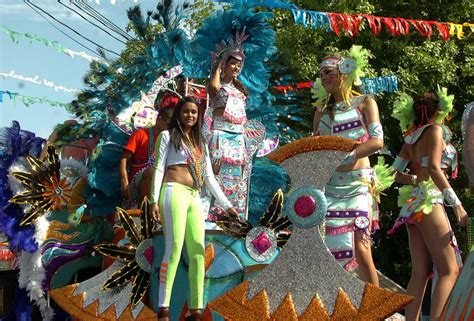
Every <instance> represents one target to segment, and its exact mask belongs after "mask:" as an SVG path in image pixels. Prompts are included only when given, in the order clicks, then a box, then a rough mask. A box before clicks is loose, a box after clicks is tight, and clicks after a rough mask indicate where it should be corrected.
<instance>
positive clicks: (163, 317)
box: [158, 307, 170, 321]
mask: <svg viewBox="0 0 474 321" xmlns="http://www.w3.org/2000/svg"><path fill="white" fill-rule="evenodd" d="M169 320H170V309H169V308H166V307H160V308H159V309H158V321H169Z"/></svg>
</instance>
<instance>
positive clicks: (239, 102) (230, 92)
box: [211, 84, 247, 125]
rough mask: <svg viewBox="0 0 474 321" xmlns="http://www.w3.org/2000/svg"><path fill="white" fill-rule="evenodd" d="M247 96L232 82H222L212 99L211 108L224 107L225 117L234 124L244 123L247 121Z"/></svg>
mask: <svg viewBox="0 0 474 321" xmlns="http://www.w3.org/2000/svg"><path fill="white" fill-rule="evenodd" d="M246 99H247V98H246V97H245V95H244V94H242V93H241V92H240V90H238V89H237V88H235V86H233V85H232V84H222V85H221V89H220V90H219V91H218V92H217V94H216V96H215V97H214V99H213V100H212V103H211V110H212V111H214V110H215V109H216V108H220V107H224V108H225V110H224V114H223V115H222V116H223V119H225V120H226V121H228V122H231V123H233V124H239V125H242V124H244V123H245V122H246V121H247V115H246V113H245V105H246V102H245V101H246Z"/></svg>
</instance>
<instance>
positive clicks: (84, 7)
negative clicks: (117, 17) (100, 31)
mask: <svg viewBox="0 0 474 321" xmlns="http://www.w3.org/2000/svg"><path fill="white" fill-rule="evenodd" d="M73 4H74V5H75V6H76V7H78V8H79V9H80V10H81V11H82V12H84V13H86V14H87V15H89V16H91V17H93V18H94V19H95V20H97V21H99V22H100V23H101V24H103V25H104V26H105V27H107V28H109V29H110V30H112V31H114V32H116V33H117V34H119V35H121V36H122V37H124V38H125V39H126V40H127V41H128V40H132V39H133V37H132V36H130V35H129V34H128V33H127V32H126V31H125V30H123V29H121V28H120V27H119V26H117V25H116V24H115V23H113V22H112V21H110V20H109V19H107V17H105V16H104V15H102V14H101V13H100V12H98V11H96V10H95V9H94V8H92V7H91V6H89V5H88V4H87V0H79V1H78V2H77V1H74V2H73Z"/></svg>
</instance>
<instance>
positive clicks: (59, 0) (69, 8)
mask: <svg viewBox="0 0 474 321" xmlns="http://www.w3.org/2000/svg"><path fill="white" fill-rule="evenodd" d="M58 2H59V3H60V4H62V5H63V6H64V7H66V8H67V9H68V10H71V11H72V12H74V13H75V14H77V15H78V16H79V17H81V18H82V19H84V20H86V21H87V22H89V23H90V24H92V25H93V26H95V27H97V28H99V29H100V30H102V31H103V32H105V33H106V34H108V35H109V36H111V37H112V38H114V39H115V40H117V41H119V42H121V43H123V44H124V45H125V44H126V42H123V40H121V39H118V38H117V37H115V36H114V35H113V34H111V33H109V32H108V31H107V30H105V29H103V28H102V27H100V26H98V25H96V24H95V23H94V22H92V21H90V20H88V19H87V18H86V17H84V16H83V15H81V14H80V13H79V12H77V11H76V10H74V9H73V8H71V7H69V6H67V5H65V4H64V3H62V2H61V0H58Z"/></svg>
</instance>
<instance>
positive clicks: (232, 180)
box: [205, 29, 250, 214]
mask: <svg viewBox="0 0 474 321" xmlns="http://www.w3.org/2000/svg"><path fill="white" fill-rule="evenodd" d="M246 39H247V36H246V35H245V29H244V31H243V32H242V33H237V34H236V36H235V39H232V40H231V41H230V43H228V44H226V43H225V42H222V43H221V44H219V45H217V46H216V47H217V50H216V52H212V53H211V64H212V66H211V72H212V75H211V80H210V81H209V84H208V86H207V90H208V93H209V95H210V97H211V99H212V102H211V106H210V108H209V109H208V110H207V111H206V116H205V117H206V122H207V127H205V128H208V129H209V133H208V135H207V136H208V137H209V151H210V153H211V159H212V163H213V168H214V173H215V174H216V175H218V176H219V178H220V184H221V187H222V188H223V189H224V191H225V193H226V195H228V196H229V199H230V200H231V202H232V203H233V204H234V206H235V207H236V208H237V210H238V211H239V212H240V213H244V214H245V213H246V207H247V187H248V184H247V182H246V179H245V176H250V175H246V174H245V173H244V168H245V164H246V163H248V162H249V160H248V157H247V153H246V148H245V146H246V143H245V128H244V124H245V123H246V122H247V115H246V112H245V107H246V99H247V89H246V88H245V87H244V85H243V84H242V83H241V82H240V81H239V80H238V79H237V77H238V76H239V74H240V72H241V70H242V68H243V65H244V62H245V54H244V50H243V48H242V43H243V41H245V40H246ZM211 213H212V210H211Z"/></svg>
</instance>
